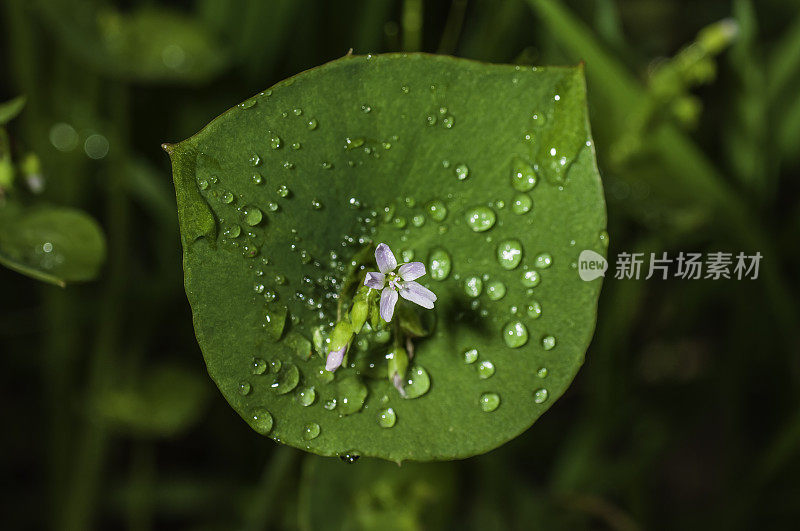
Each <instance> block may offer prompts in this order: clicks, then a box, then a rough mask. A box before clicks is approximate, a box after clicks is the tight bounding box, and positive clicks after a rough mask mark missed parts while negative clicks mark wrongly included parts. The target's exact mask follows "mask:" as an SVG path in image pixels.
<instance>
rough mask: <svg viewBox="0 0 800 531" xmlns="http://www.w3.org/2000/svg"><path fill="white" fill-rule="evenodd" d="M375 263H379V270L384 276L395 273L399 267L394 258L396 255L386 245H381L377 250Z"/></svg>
mask: <svg viewBox="0 0 800 531" xmlns="http://www.w3.org/2000/svg"><path fill="white" fill-rule="evenodd" d="M375 261H376V262H378V269H380V270H381V273H384V274H385V273H388V272H389V271H394V270H395V268H396V267H397V260H396V259H395V257H394V253H392V250H391V249H389V246H388V245H386V244H385V243H381V244H379V245H378V247H377V248H376V249H375Z"/></svg>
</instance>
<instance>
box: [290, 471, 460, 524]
mask: <svg viewBox="0 0 800 531" xmlns="http://www.w3.org/2000/svg"><path fill="white" fill-rule="evenodd" d="M455 486H456V470H455V466H454V465H453V464H452V463H436V464H424V465H423V464H418V463H405V464H403V465H402V466H399V467H398V466H397V465H395V464H392V463H385V462H381V461H376V460H374V459H364V460H362V461H359V462H358V463H355V464H347V463H342V462H340V461H338V460H334V459H323V458H320V457H308V458H306V461H305V464H304V468H303V478H302V483H301V486H300V504H299V507H298V510H299V522H300V529H301V530H303V531H306V530H308V531H311V530H314V531H318V530H319V531H325V530H331V531H334V530H336V531H339V530H341V531H345V530H347V531H349V530H353V531H355V530H359V529H381V530H385V531H416V530H421V529H427V530H435V529H452V522H453V519H454V515H453V514H452V511H453V508H454V502H455V500H454V494H455V492H456V491H455Z"/></svg>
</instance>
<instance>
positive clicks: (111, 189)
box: [59, 82, 130, 530]
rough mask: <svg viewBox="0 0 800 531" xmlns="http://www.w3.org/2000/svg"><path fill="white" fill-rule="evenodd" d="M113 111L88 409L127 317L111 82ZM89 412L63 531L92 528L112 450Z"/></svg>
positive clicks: (122, 140)
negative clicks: (104, 254)
mask: <svg viewBox="0 0 800 531" xmlns="http://www.w3.org/2000/svg"><path fill="white" fill-rule="evenodd" d="M109 89H110V92H111V94H110V98H109V99H110V101H111V102H112V110H111V116H110V122H111V123H112V124H113V134H112V135H111V140H112V150H111V151H110V152H109V153H110V154H109V160H108V168H109V180H108V184H107V186H108V188H107V190H106V223H107V231H108V236H109V238H108V241H109V247H108V251H109V253H108V268H107V275H106V279H105V282H104V289H103V299H102V301H101V303H100V310H99V311H100V319H99V323H98V325H97V330H98V332H97V336H96V338H95V346H94V350H93V353H92V357H91V359H90V360H89V367H88V378H87V380H88V384H87V391H86V399H85V404H86V407H87V408H91V407H92V406H93V404H94V401H95V400H96V399H97V398H98V397H100V396H102V395H103V393H104V391H105V390H106V389H107V388H108V387H109V386H110V385H112V383H113V378H114V374H115V365H116V364H117V363H118V362H117V360H115V357H114V355H115V353H116V352H118V351H119V339H120V337H121V334H120V332H121V330H122V324H123V323H122V318H123V315H124V314H123V312H121V311H120V307H119V306H120V303H121V302H120V301H124V300H125V289H126V286H127V283H128V267H127V256H126V255H127V252H128V231H129V217H130V216H129V203H128V199H127V196H126V192H125V189H126V186H125V182H124V179H125V172H124V169H125V167H126V158H125V157H126V147H125V146H126V145H127V132H128V129H129V127H128V118H129V114H128V89H127V87H126V86H125V85H123V84H121V83H118V82H110V87H109ZM90 416H91V413H90V412H89V411H87V418H86V420H85V423H84V426H83V431H82V433H81V435H80V437H79V442H78V447H77V449H76V452H75V460H74V464H75V466H74V468H73V470H72V475H71V477H70V488H69V490H68V495H67V499H66V504H65V507H64V516H63V518H61V519H60V520H59V526H60V527H61V528H62V529H65V530H72V529H90V528H91V527H92V517H93V515H94V513H95V511H94V508H95V504H96V501H97V495H98V486H99V484H100V479H101V477H102V469H103V465H104V461H105V455H106V450H107V446H108V444H107V443H108V438H109V433H108V429H107V427H106V426H105V425H104V424H103V423H102V422H99V421H97V420H96V419H91V418H90Z"/></svg>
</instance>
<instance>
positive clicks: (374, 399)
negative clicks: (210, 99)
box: [168, 54, 605, 462]
mask: <svg viewBox="0 0 800 531" xmlns="http://www.w3.org/2000/svg"><path fill="white" fill-rule="evenodd" d="M323 95H324V96H323ZM585 103H586V95H585V86H584V82H583V72H582V69H581V68H580V67H566V68H565V67H543V68H541V67H540V68H532V67H525V68H523V67H520V66H514V65H487V64H483V63H476V62H473V61H466V60H459V59H454V58H450V57H445V56H430V55H424V54H389V55H373V56H350V55H348V56H346V57H344V58H342V59H340V60H337V61H334V62H331V63H328V64H326V65H323V66H321V67H319V68H316V69H313V70H310V71H307V72H304V73H302V74H299V75H297V76H295V77H293V78H290V79H288V80H286V81H284V82H281V83H279V84H278V85H276V86H274V87H272V88H271V89H269V90H267V91H264V92H262V93H260V94H259V95H257V96H255V97H254V98H251V99H250V100H247V101H245V102H243V103H242V104H240V105H239V106H237V107H235V108H233V109H231V110H229V111H228V112H226V113H225V114H223V115H222V116H220V117H219V118H217V119H216V120H214V121H213V122H212V123H211V124H209V125H208V126H206V127H205V128H204V129H203V130H202V131H200V132H199V133H198V134H196V135H195V136H193V137H191V138H190V139H188V140H186V141H184V142H181V143H179V144H175V145H172V146H169V148H168V149H169V152H170V155H171V157H172V161H173V171H174V175H175V183H176V191H177V193H178V209H179V219H180V224H181V232H182V235H183V242H184V270H185V283H186V292H187V295H188V298H189V302H190V304H191V306H192V308H193V311H194V324H195V332H196V335H197V338H198V342H199V344H200V347H201V350H202V351H203V354H204V357H205V360H206V364H207V367H208V370H209V373H210V375H211V377H212V378H213V379H214V381H215V382H216V383H217V385H218V387H219V388H220V390H221V391H222V393H223V395H224V396H225V398H226V400H227V401H228V402H229V403H230V404H231V406H232V407H233V408H234V409H235V410H236V411H237V412H238V413H239V414H240V415H241V416H242V417H243V418H244V419H245V420H247V421H248V422H249V423H250V425H251V426H252V427H253V428H254V429H255V430H256V431H258V432H259V433H262V434H264V435H268V436H269V437H272V438H274V439H276V440H279V441H280V442H282V443H284V444H289V445H292V446H295V447H298V448H302V449H306V450H308V451H311V452H314V453H318V454H321V455H346V454H349V453H350V454H352V453H358V454H361V455H364V456H378V457H382V458H384V459H390V460H394V461H398V462H399V461H403V460H407V459H414V460H419V461H429V460H441V459H452V458H456V457H466V456H469V455H474V454H477V453H482V452H485V451H487V450H489V449H491V448H494V447H496V446H498V445H500V444H503V443H505V442H506V441H508V440H510V439H512V438H513V437H515V436H517V435H518V434H519V433H521V432H522V431H524V430H525V429H527V428H528V427H529V426H530V425H531V424H532V423H533V422H534V421H535V420H536V419H537V418H538V417H539V416H540V415H541V414H542V413H543V412H544V411H545V409H546V408H547V407H548V406H550V405H551V404H553V403H554V401H555V400H556V399H557V398H558V397H559V396H560V395H561V394H562V393H563V392H564V390H565V389H566V388H567V386H568V385H569V383H570V382H571V380H572V378H573V377H574V374H575V373H576V372H577V370H578V368H579V367H580V365H581V364H582V362H583V357H584V353H585V348H586V346H587V344H588V341H589V339H590V337H591V335H592V331H593V327H594V319H595V313H594V312H595V302H596V297H597V295H598V293H599V289H600V280H596V281H594V282H583V281H582V280H580V278H579V276H578V274H577V272H576V271H575V269H573V268H572V267H570V264H571V263H575V262H576V261H577V260H578V256H579V254H580V252H581V250H583V249H592V250H594V251H595V252H598V253H603V252H604V249H605V248H604V246H603V238H602V231H603V230H604V228H605V210H604V201H603V196H602V189H601V186H600V181H599V176H598V174H597V170H596V167H595V165H594V152H593V149H592V146H593V144H592V141H591V137H590V132H589V129H588V122H587V116H586V108H585ZM500 117H502V120H501V119H499V118H500ZM534 166H535V168H534ZM515 204H516V206H515ZM490 205H491V206H490ZM534 205H535V206H534ZM476 220H483V221H480V222H479V221H476ZM198 227H202V228H203V229H204V230H203V231H200V230H198ZM215 235H216V236H215ZM348 242H350V243H348ZM378 242H386V243H387V244H389V246H390V247H392V248H393V249H395V252H396V253H397V254H398V255H399V256H401V257H402V256H403V254H405V256H406V258H402V260H403V261H411V260H412V258H411V256H412V254H413V257H414V258H413V259H414V260H419V261H423V262H427V264H428V270H429V271H430V273H431V274H430V275H428V276H426V277H425V278H423V279H422V282H423V283H425V284H426V285H428V286H429V287H430V288H431V289H433V290H435V292H436V294H437V296H438V297H439V299H438V302H437V307H436V309H435V310H434V311H433V312H430V313H426V314H425V315H424V316H423V319H429V320H430V323H426V328H428V329H434V328H435V329H434V330H433V332H432V333H431V335H430V336H428V337H426V338H424V339H421V340H419V341H418V342H417V344H416V347H415V352H416V353H415V357H414V362H415V363H416V364H417V365H418V366H417V367H416V368H414V369H413V370H412V372H411V375H412V377H413V378H416V380H415V381H416V382H420V381H423V380H425V381H426V382H427V383H426V384H424V385H418V384H414V386H413V387H415V388H418V389H419V391H418V392H419V393H420V396H419V398H416V397H414V398H413V399H408V400H406V399H403V398H402V397H401V396H400V394H399V393H398V392H397V390H396V389H394V387H393V386H392V385H391V383H390V382H389V381H388V380H387V378H386V374H387V371H388V367H387V362H386V359H385V355H386V350H387V348H388V345H387V344H386V341H388V340H389V336H388V335H386V334H381V333H376V332H375V331H372V332H370V333H369V334H366V336H365V337H364V338H363V339H366V341H363V342H361V343H359V345H358V346H354V347H353V348H351V351H350V352H351V353H350V356H351V358H350V363H351V365H349V366H345V367H342V368H340V369H339V370H338V371H337V372H336V375H335V376H334V375H333V374H331V373H328V372H326V371H324V370H323V369H322V367H323V359H321V358H320V357H319V356H313V355H312V352H311V348H312V345H311V340H312V339H314V338H315V337H320V338H325V337H327V336H328V335H329V334H330V328H331V326H332V325H331V322H335V321H336V319H337V316H338V315H339V314H340V312H341V311H342V309H341V308H339V302H338V301H339V300H342V299H343V300H344V303H343V304H342V307H344V308H346V304H347V302H348V300H349V298H350V297H352V294H351V293H349V292H347V290H346V288H340V286H347V285H349V284H350V283H351V282H352V283H353V284H360V283H362V282H363V279H360V277H359V276H358V275H359V274H360V273H359V274H352V275H349V274H348V273H347V265H348V264H350V263H351V260H353V258H354V257H356V256H358V255H359V253H362V254H364V256H366V257H368V258H369V260H370V262H369V263H373V259H372V256H373V254H372V250H371V248H370V246H371V245H374V244H377V243H378ZM570 242H572V243H570ZM548 255H549V257H548ZM515 257H519V258H520V259H521V260H520V261H519V262H513V261H512V259H513V258H515ZM551 263H552V266H550V264H551ZM443 264H447V266H446V269H445V267H444V266H443ZM373 267H374V266H373ZM434 270H436V271H434ZM525 274H527V276H525ZM484 275H486V277H485V279H484V278H483V276H484ZM471 276H475V277H476V281H475V283H477V282H480V283H481V285H483V284H484V282H485V283H486V288H485V292H482V290H481V289H478V290H477V291H478V292H477V293H474V294H470V293H472V288H470V289H466V290H465V286H464V280H465V279H466V278H467V277H471ZM539 283H541V285H539ZM339 297H341V299H339ZM475 300H477V302H473V301H475ZM534 303H535V305H534ZM509 305H514V306H516V307H517V308H518V310H517V313H516V314H515V313H513V312H511V313H510V312H509V310H508V307H509ZM528 306H531V309H528ZM539 306H541V312H540V311H539V309H537V308H538V307H539ZM522 308H524V309H525V310H523V311H519V309H522ZM523 314H524V315H523ZM540 314H541V315H540ZM287 315H288V316H289V317H288V319H287ZM397 315H398V316H400V315H401V313H400V312H399V311H398V312H397ZM434 321H435V322H434ZM434 324H435V325H436V326H435V327H433V326H432V325H434ZM428 325H431V326H428ZM504 334H505V337H506V339H504ZM382 338H383V339H382ZM518 338H519V341H518V342H517V341H516V340H517V339H518ZM399 340H401V339H399ZM553 342H557V346H553V344H552V343H553ZM319 343H320V344H321V343H322V341H321V339H320V341H319ZM319 348H320V349H322V347H321V346H320V347H319ZM469 349H477V351H478V352H479V353H480V354H479V355H480V360H479V361H477V362H476V363H474V364H472V363H465V362H464V361H463V359H461V358H462V357H463V352H464V351H466V350H469ZM523 353H524V354H523ZM269 361H271V362H273V366H272V369H271V370H270V371H269V372H267V369H266V367H267V365H268V364H267V362H269ZM473 361H475V360H473ZM486 362H490V363H491V364H492V368H490V367H489V366H488V365H486ZM481 364H483V365H481ZM476 365H477V366H479V367H484V370H483V371H481V370H480V369H477V368H476ZM420 367H421V369H420ZM542 367H547V369H548V371H547V375H546V378H543V377H541V376H539V375H537V371H538V370H539V369H540V368H542ZM495 369H496V370H495ZM481 374H482V375H483V376H485V377H484V378H481V377H480V375H481ZM489 376H490V378H489ZM309 389H313V395H312V394H310V391H309ZM536 391H539V395H538V396H536V397H535V396H534V393H535V392H536ZM545 392H546V394H545ZM487 393H495V394H497V395H499V397H500V398H499V400H500V403H499V405H498V403H497V402H495V401H494V400H497V397H495V396H494V395H488V394H487ZM483 395H486V396H485V398H484V400H491V401H490V402H488V403H487V405H486V406H485V409H484V408H482V407H481V405H480V404H481V402H480V399H481V396H483ZM309 396H310V397H311V399H310V400H311V402H312V403H311V404H308V403H305V404H304V402H303V400H308V397H309ZM365 396H366V399H365ZM334 399H335V400H336V402H334V401H333V400H334ZM325 403H328V404H329V408H325V407H323V405H324V404H325ZM362 403H363V405H362ZM337 404H338V405H337ZM386 408H392V410H393V411H394V413H395V414H396V417H397V418H396V419H395V420H396V422H395V423H394V424H392V425H391V426H389V427H388V428H387V427H381V425H380V424H379V419H378V413H379V411H380V410H382V409H386ZM265 419H266V420H265ZM389 428H390V429H389ZM309 430H310V431H309ZM411 440H414V441H416V442H415V443H414V444H411V443H410V441H411Z"/></svg>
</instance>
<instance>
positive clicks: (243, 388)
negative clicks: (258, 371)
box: [239, 382, 251, 396]
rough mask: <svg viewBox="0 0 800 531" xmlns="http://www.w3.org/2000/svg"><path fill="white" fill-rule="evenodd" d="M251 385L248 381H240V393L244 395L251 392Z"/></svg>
mask: <svg viewBox="0 0 800 531" xmlns="http://www.w3.org/2000/svg"><path fill="white" fill-rule="evenodd" d="M250 389H251V386H250V384H249V383H248V382H239V394H240V395H242V396H245V395H249V394H250Z"/></svg>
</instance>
